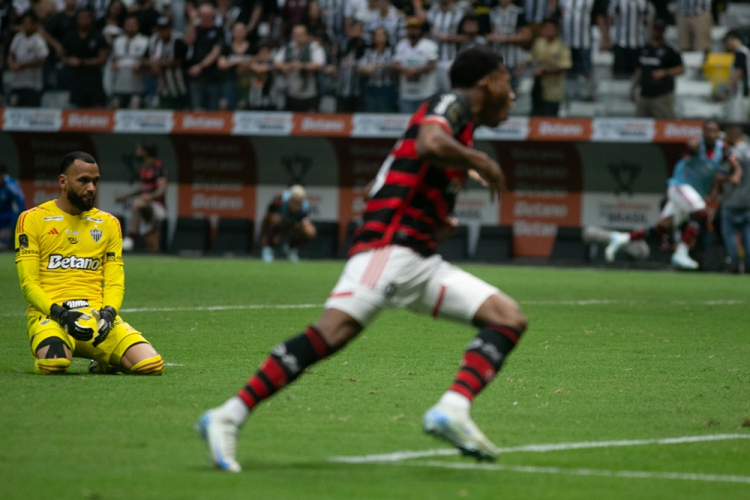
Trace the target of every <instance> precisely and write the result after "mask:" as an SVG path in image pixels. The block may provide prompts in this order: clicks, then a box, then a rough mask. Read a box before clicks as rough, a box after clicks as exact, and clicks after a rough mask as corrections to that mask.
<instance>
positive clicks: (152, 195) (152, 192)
mask: <svg viewBox="0 0 750 500" xmlns="http://www.w3.org/2000/svg"><path fill="white" fill-rule="evenodd" d="M157 154H158V150H157V148H156V145H154V144H148V143H141V144H139V145H138V146H137V147H136V148H135V159H136V161H137V162H138V163H139V164H140V165H141V170H140V173H139V178H140V184H139V186H138V189H136V190H135V191H132V192H130V193H128V194H122V195H119V196H117V197H116V198H115V200H116V201H118V202H124V201H127V200H128V199H130V198H135V199H134V200H133V203H132V206H131V207H130V208H131V214H130V220H129V221H128V235H127V236H126V237H125V238H124V239H123V240H122V249H123V250H124V251H126V252H129V251H131V250H133V246H134V245H135V240H136V238H138V236H143V239H144V242H145V243H146V250H147V251H149V252H158V251H159V246H160V240H161V222H162V221H163V220H164V219H165V218H166V217H167V209H166V208H165V205H164V196H165V194H166V192H167V173H166V169H165V168H164V165H163V164H162V162H161V160H160V159H158V158H157Z"/></svg>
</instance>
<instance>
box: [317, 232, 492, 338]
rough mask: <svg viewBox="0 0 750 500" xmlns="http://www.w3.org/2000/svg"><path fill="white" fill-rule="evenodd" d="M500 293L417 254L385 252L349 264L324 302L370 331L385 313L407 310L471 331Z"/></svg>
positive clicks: (386, 249)
mask: <svg viewBox="0 0 750 500" xmlns="http://www.w3.org/2000/svg"><path fill="white" fill-rule="evenodd" d="M500 293H501V292H500V290H498V289H497V288H495V287H494V286H492V285H489V284H487V283H485V282H484V281H482V280H480V279H479V278H477V277H476V276H473V275H471V274H469V273H467V272H466V271H463V270H461V269H459V268H457V267H456V266H453V265H451V264H449V263H447V262H445V261H444V260H443V259H442V257H440V256H439V255H432V256H430V257H424V256H422V255H420V254H418V253H417V252H415V251H414V250H412V249H410V248H406V247H400V246H395V245H393V246H387V247H384V248H378V249H375V250H369V251H367V252H362V253H358V254H356V255H355V256H354V257H352V258H351V259H349V261H348V262H347V263H346V267H345V268H344V272H343V273H341V277H340V278H339V281H338V283H336V286H335V287H334V288H333V291H332V292H331V295H329V297H328V300H326V303H325V307H326V309H337V310H339V311H343V312H345V313H346V314H348V315H349V316H351V317H352V318H354V319H355V320H357V322H359V324H360V325H362V326H363V327H366V326H367V325H368V324H370V323H371V322H372V321H373V320H374V319H375V318H376V317H377V315H378V313H379V312H380V311H381V310H383V309H386V308H388V309H394V308H400V307H407V308H409V309H410V310H412V311H414V312H417V313H422V314H429V315H431V316H433V317H435V318H444V319H449V320H452V321H456V322H458V323H462V324H467V325H470V324H471V321H472V319H474V316H475V315H476V312H477V310H478V309H479V307H480V306H481V305H482V304H483V303H484V302H485V301H486V300H487V299H488V298H489V297H490V296H492V295H495V294H500Z"/></svg>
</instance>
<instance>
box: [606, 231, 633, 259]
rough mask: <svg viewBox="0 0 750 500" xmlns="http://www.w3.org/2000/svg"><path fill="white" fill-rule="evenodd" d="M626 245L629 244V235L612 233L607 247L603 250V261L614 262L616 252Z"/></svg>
mask: <svg viewBox="0 0 750 500" xmlns="http://www.w3.org/2000/svg"><path fill="white" fill-rule="evenodd" d="M628 243H630V234H628V233H620V232H617V231H612V235H611V236H610V237H609V245H607V248H605V249H604V259H605V260H606V261H607V262H614V261H615V255H617V252H619V251H620V249H621V248H622V247H624V246H625V245H627V244H628Z"/></svg>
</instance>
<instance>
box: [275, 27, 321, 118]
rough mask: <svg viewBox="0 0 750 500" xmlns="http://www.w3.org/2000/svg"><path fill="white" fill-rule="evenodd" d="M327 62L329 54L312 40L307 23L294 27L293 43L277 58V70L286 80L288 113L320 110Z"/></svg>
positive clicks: (285, 47)
mask: <svg viewBox="0 0 750 500" xmlns="http://www.w3.org/2000/svg"><path fill="white" fill-rule="evenodd" d="M325 63H326V55H325V51H324V50H323V47H321V46H320V44H318V43H317V42H315V41H314V40H311V39H310V35H309V34H308V33H307V27H306V26H305V25H304V24H298V25H296V26H294V28H292V41H291V42H289V43H288V44H287V45H286V46H284V47H282V48H281V49H279V51H278V53H277V54H276V57H275V58H274V68H275V69H276V70H277V71H279V72H280V73H281V74H282V75H283V76H284V78H285V79H286V110H287V111H296V112H315V111H318V106H319V104H320V89H319V88H318V75H319V74H320V72H321V71H322V69H323V66H324V65H325Z"/></svg>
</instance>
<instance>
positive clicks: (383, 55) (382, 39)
mask: <svg viewBox="0 0 750 500" xmlns="http://www.w3.org/2000/svg"><path fill="white" fill-rule="evenodd" d="M357 71H358V72H359V74H360V75H362V76H363V77H365V78H367V84H366V85H365V90H364V104H365V111H367V112H368V113H395V112H396V111H397V108H396V100H397V95H396V80H395V75H394V74H393V53H392V52H391V47H390V45H389V43H388V34H387V33H386V31H385V29H384V28H377V29H376V30H375V31H374V32H373V34H372V47H371V48H369V49H367V51H365V55H364V56H363V57H362V58H361V59H360V60H359V68H358V70H357Z"/></svg>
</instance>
